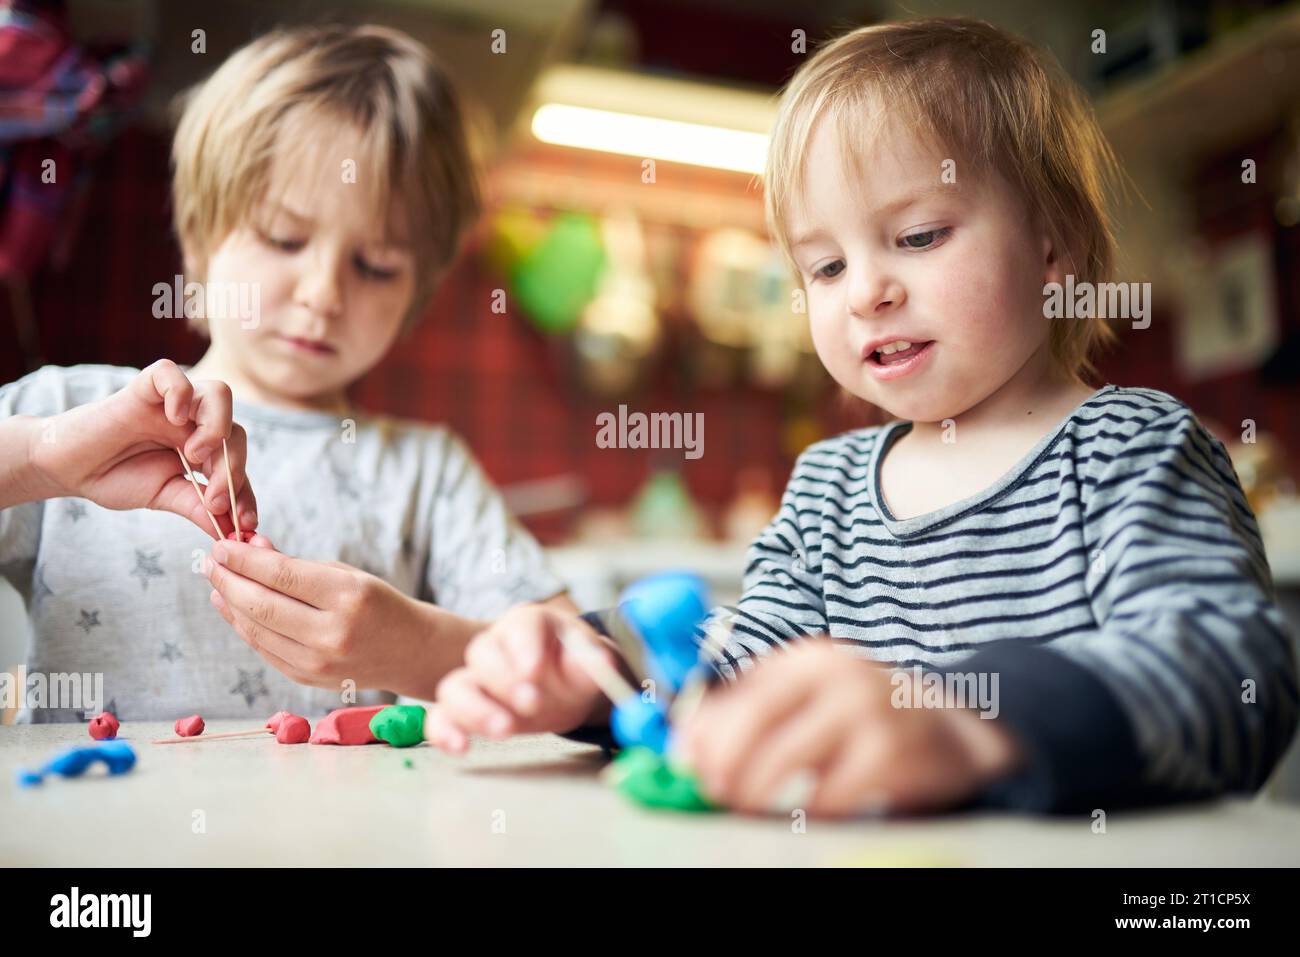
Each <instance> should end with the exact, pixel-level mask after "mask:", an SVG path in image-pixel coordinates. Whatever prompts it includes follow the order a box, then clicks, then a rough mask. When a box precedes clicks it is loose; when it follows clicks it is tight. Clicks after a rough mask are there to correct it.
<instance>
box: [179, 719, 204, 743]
mask: <svg viewBox="0 0 1300 957" xmlns="http://www.w3.org/2000/svg"><path fill="white" fill-rule="evenodd" d="M173 727H174V728H175V730H176V733H177V734H179V735H180V736H181V737H182V738H192V737H194V736H195V735H198V734H202V733H203V719H202V718H200V717H199V716H198V715H197V714H192V715H190V716H189V717H188V718H177V719H176V724H175V725H173Z"/></svg>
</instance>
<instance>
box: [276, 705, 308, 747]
mask: <svg viewBox="0 0 1300 957" xmlns="http://www.w3.org/2000/svg"><path fill="white" fill-rule="evenodd" d="M310 736H311V725H310V724H308V723H307V719H306V718H304V717H303V716H302V715H298V714H288V713H286V714H285V716H284V718H283V719H281V721H280V726H279V727H278V728H276V730H275V740H277V741H279V742H280V743H281V744H305V743H306V742H307V739H308V738H309V737H310Z"/></svg>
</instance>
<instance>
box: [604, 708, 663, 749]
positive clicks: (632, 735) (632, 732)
mask: <svg viewBox="0 0 1300 957" xmlns="http://www.w3.org/2000/svg"><path fill="white" fill-rule="evenodd" d="M609 724H610V729H611V730H612V731H613V732H614V740H616V741H617V742H618V743H619V744H621V745H622V746H623V747H625V748H630V747H633V746H634V745H640V746H641V747H644V748H648V749H650V750H651V751H653V752H654V753H655V754H663V753H664V751H665V750H666V749H667V747H668V718H667V716H666V715H665V714H664V713H663V712H662V711H660V710H659V708H658V706H656V705H654V704H651V703H650V702H649V701H644V700H642V698H641V696H640V695H637V696H635V697H633V698H628V699H627V700H626V701H620V702H619V703H618V704H617V705H616V706H615V707H614V713H613V715H611V717H610V722H609Z"/></svg>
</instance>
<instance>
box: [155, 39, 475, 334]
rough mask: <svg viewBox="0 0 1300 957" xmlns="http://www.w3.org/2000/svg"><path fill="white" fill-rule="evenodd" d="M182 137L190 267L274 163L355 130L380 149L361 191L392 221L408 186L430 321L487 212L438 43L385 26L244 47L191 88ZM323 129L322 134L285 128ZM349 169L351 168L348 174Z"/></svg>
mask: <svg viewBox="0 0 1300 957" xmlns="http://www.w3.org/2000/svg"><path fill="white" fill-rule="evenodd" d="M180 102H181V107H182V113H181V117H180V122H179V124H178V126H177V129H176V137H175V140H174V141H173V144H172V167H173V172H172V204H173V215H174V217H175V225H176V232H177V234H178V237H179V239H180V243H181V248H182V250H183V252H184V254H185V261H186V268H187V271H193V272H196V273H198V274H199V275H198V278H203V276H204V275H205V274H206V272H207V266H208V261H209V258H210V257H211V255H212V253H213V252H214V251H215V250H216V248H217V247H218V246H219V245H220V244H221V242H222V241H223V240H224V239H225V237H226V236H227V235H229V233H230V232H231V230H233V229H236V228H238V227H240V226H241V225H245V224H247V223H248V221H249V219H250V217H251V214H252V212H253V210H254V208H255V207H256V206H257V204H258V203H259V202H261V201H262V200H263V199H264V198H266V194H267V191H268V189H269V188H270V186H271V182H270V180H271V169H272V162H273V160H275V159H279V160H280V161H282V162H288V163H294V162H295V160H297V159H299V158H301V156H302V153H303V151H305V150H307V149H309V148H310V147H311V146H312V145H316V146H319V142H320V141H321V140H322V139H323V138H325V137H327V136H328V132H327V131H328V129H329V127H330V126H331V125H332V126H334V127H335V128H337V127H338V126H339V125H340V124H350V125H352V126H354V127H355V128H356V129H357V130H358V131H359V133H360V135H361V141H362V142H363V143H364V144H365V148H366V149H367V151H368V154H369V155H368V156H364V157H361V156H358V157H353V158H354V159H355V160H356V163H357V170H356V174H357V176H356V178H357V183H358V188H361V189H365V190H367V191H368V194H369V195H368V197H367V198H368V199H369V200H370V202H371V203H373V208H374V209H375V212H376V216H377V217H378V218H379V220H380V221H381V222H387V221H388V217H389V209H390V200H391V197H392V196H393V194H394V193H395V192H396V193H397V194H399V195H400V196H401V197H402V202H403V208H404V210H405V211H406V213H407V214H408V215H409V217H410V224H409V225H410V230H411V235H410V241H411V243H412V244H413V246H414V250H415V260H416V277H415V292H414V295H413V297H412V303H411V307H410V309H409V310H408V312H407V315H406V316H405V317H403V322H404V325H409V324H411V323H412V322H413V321H414V320H415V319H416V318H418V317H419V315H420V313H421V312H422V311H423V309H424V307H425V306H426V305H427V304H428V301H429V298H430V297H431V296H432V294H433V291H434V289H435V288H436V286H437V283H438V280H439V279H441V277H442V275H443V273H444V272H445V271H446V270H447V268H448V266H450V264H451V262H452V261H453V259H454V258H455V256H456V253H457V251H458V249H459V247H460V244H461V242H462V240H463V239H464V236H465V234H466V233H467V232H468V230H469V229H470V227H471V226H472V225H473V224H474V222H475V220H476V219H477V218H478V215H479V210H480V196H479V184H478V175H477V170H476V168H475V163H474V161H473V159H472V157H471V151H470V147H469V143H468V138H467V131H466V127H465V121H464V115H463V110H462V107H461V104H460V102H459V100H458V99H457V96H456V94H455V92H454V90H453V88H452V85H451V82H450V79H449V78H448V76H447V74H446V73H445V72H444V71H443V69H442V68H441V66H439V65H438V63H437V62H435V61H434V59H433V57H432V56H431V55H430V53H429V51H428V50H427V49H425V48H424V47H423V46H422V45H421V44H419V43H417V42H416V41H415V40H413V39H411V38H410V37H409V36H407V35H406V34H404V33H401V32H399V31H397V30H391V29H388V28H385V27H379V26H360V27H346V26H322V27H305V28H297V29H288V30H276V31H273V32H271V33H268V34H265V35H263V36H261V37H259V38H258V39H256V40H254V41H253V42H251V43H249V44H247V45H246V46H244V47H241V48H240V49H239V50H237V51H235V53H233V54H232V55H231V56H230V58H229V59H227V60H226V61H225V62H224V63H223V64H222V65H221V66H220V67H219V68H218V69H217V71H216V72H215V73H213V74H212V76H211V77H209V78H208V79H207V80H206V81H204V82H203V83H201V84H199V85H198V86H196V87H194V88H193V89H191V90H190V91H188V92H187V93H185V94H183V97H182V99H181V101H180ZM313 128H314V129H315V130H317V131H325V132H317V133H316V134H315V135H307V136H292V135H286V131H288V130H292V131H293V132H295V133H296V132H299V131H301V130H303V129H313ZM340 175H342V170H340Z"/></svg>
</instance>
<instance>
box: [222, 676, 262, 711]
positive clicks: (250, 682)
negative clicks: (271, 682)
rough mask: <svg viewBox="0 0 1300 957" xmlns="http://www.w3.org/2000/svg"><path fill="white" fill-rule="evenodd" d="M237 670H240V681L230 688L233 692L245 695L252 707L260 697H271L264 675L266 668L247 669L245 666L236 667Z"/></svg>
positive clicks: (246, 700) (245, 699)
mask: <svg viewBox="0 0 1300 957" xmlns="http://www.w3.org/2000/svg"><path fill="white" fill-rule="evenodd" d="M235 670H236V671H238V672H239V681H238V682H237V683H236V684H235V686H234V687H233V688H231V689H230V693H231V694H237V695H243V697H244V701H245V702H247V704H248V706H249V707H250V708H251V707H252V706H253V702H254V701H256V700H257V699H258V698H259V697H267V698H269V697H271V692H269V691H267V690H266V680H265V679H264V678H263V677H262V674H263V671H264V669H261V668H259V669H258V670H257V671H245V670H244V669H243V668H236V669H235Z"/></svg>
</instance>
